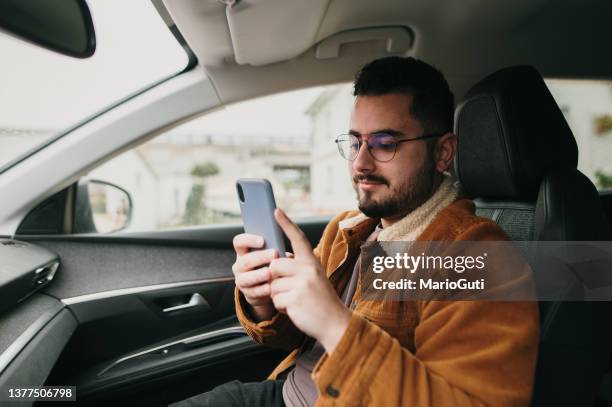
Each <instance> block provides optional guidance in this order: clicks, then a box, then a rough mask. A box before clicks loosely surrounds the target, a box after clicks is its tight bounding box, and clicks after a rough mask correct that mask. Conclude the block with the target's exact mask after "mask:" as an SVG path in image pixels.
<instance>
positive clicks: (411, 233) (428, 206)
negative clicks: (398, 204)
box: [339, 174, 459, 242]
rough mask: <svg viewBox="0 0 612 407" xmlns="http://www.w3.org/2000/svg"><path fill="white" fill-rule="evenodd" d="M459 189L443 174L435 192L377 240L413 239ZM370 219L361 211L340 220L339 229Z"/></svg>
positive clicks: (380, 234)
mask: <svg viewBox="0 0 612 407" xmlns="http://www.w3.org/2000/svg"><path fill="white" fill-rule="evenodd" d="M458 195H459V191H458V189H457V187H456V186H455V185H454V184H453V181H452V179H451V177H450V175H447V174H445V176H444V179H443V180H442V183H441V184H440V186H439V187H438V189H437V190H436V192H435V193H434V194H433V195H432V196H431V197H430V198H429V199H428V200H427V201H426V202H425V203H424V204H423V205H421V206H419V207H418V208H416V209H415V210H414V211H412V212H410V213H409V214H408V215H406V216H405V217H403V218H402V219H400V220H399V221H397V222H395V223H394V224H393V225H391V226H389V227H387V228H385V229H383V230H382V232H380V233H379V235H378V239H377V240H378V241H379V242H381V241H383V242H384V241H396V240H401V241H414V240H416V238H417V237H418V236H419V235H420V234H421V233H422V232H423V231H424V230H425V228H426V227H427V226H428V225H429V224H430V223H431V221H432V220H433V219H434V218H435V217H436V215H437V214H438V212H440V211H441V210H442V209H444V208H445V207H447V206H448V205H450V204H451V203H453V202H454V201H455V200H456V199H457V196H458ZM368 219H370V218H369V217H367V216H366V215H364V214H363V213H359V214H358V215H356V216H353V217H351V218H347V219H344V220H343V221H341V222H340V224H339V227H340V229H347V228H353V227H355V226H357V225H359V224H360V223H362V222H364V221H366V220H368Z"/></svg>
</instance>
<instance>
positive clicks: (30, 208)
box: [0, 0, 612, 406]
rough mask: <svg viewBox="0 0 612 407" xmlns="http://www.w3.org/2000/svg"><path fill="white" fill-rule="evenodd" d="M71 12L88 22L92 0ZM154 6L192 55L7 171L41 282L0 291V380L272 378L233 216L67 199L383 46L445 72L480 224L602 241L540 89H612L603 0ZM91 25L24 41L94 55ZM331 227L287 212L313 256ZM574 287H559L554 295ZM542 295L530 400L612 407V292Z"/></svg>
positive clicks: (330, 80)
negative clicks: (140, 211)
mask: <svg viewBox="0 0 612 407" xmlns="http://www.w3.org/2000/svg"><path fill="white" fill-rule="evenodd" d="M94 1H100V0H94ZM75 3H77V5H78V7H80V10H81V11H82V12H83V13H84V15H85V17H87V16H88V12H86V11H87V10H86V7H87V5H86V3H85V2H84V1H83V2H80V1H77V2H75ZM152 3H153V6H154V7H155V10H156V11H157V13H159V15H160V16H161V18H162V19H163V22H164V23H165V25H166V26H167V29H168V30H170V31H171V32H172V34H173V35H174V36H175V38H176V41H178V42H179V43H180V44H181V45H182V47H183V48H184V49H185V50H186V52H187V54H188V55H189V63H188V64H187V66H186V67H185V68H184V69H183V70H182V72H180V73H179V74H177V75H174V76H172V77H170V78H168V79H166V80H163V81H160V82H159V83H156V84H154V85H153V86H151V87H150V88H149V89H146V90H144V91H142V92H138V93H136V94H133V95H131V96H130V97H128V98H125V99H123V100H121V101H118V102H117V103H116V104H114V105H113V106H110V107H108V108H107V109H105V110H104V111H102V112H101V113H99V114H97V115H94V116H93V117H90V118H89V119H87V120H85V121H83V122H82V123H80V124H79V125H77V126H75V127H73V128H71V129H69V130H67V131H66V132H65V133H64V134H62V135H61V137H57V138H55V139H54V140H52V141H51V142H49V143H46V144H45V145H44V146H41V147H40V148H38V149H37V150H35V151H32V152H31V153H30V154H29V156H28V157H26V158H24V159H23V160H21V161H19V162H18V163H16V164H15V165H13V166H11V167H9V168H7V169H4V170H3V171H2V172H0V253H1V255H2V258H3V259H14V261H12V263H11V264H17V266H16V267H17V268H23V269H28V271H31V272H32V273H35V274H34V276H35V277H34V280H32V277H31V274H28V275H27V276H28V277H27V278H28V280H27V284H31V283H32V282H33V283H32V284H34V286H35V288H36V291H35V292H30V293H28V296H27V297H26V298H23V299H21V301H19V302H16V301H12V302H15V303H11V304H8V305H6V307H5V306H4V302H2V301H0V388H4V387H5V386H19V385H23V384H24V383H27V384H28V385H32V386H34V385H36V386H39V385H46V386H76V388H77V404H78V405H88V406H89V405H91V406H98V405H108V404H110V403H126V404H127V403H130V404H145V403H146V404H147V405H152V406H157V405H159V406H165V405H167V404H169V403H171V402H174V401H178V400H182V399H185V398H187V397H190V396H192V395H196V394H199V393H203V392H205V391H207V390H210V389H212V388H213V387H214V386H216V385H219V384H222V383H224V382H227V381H230V380H235V379H237V380H241V381H245V382H247V381H260V380H263V379H265V378H266V376H267V375H268V374H269V373H270V372H271V371H272V369H273V368H274V366H276V364H277V363H278V362H279V361H280V360H281V359H282V358H283V357H284V356H285V355H286V354H285V353H284V352H283V351H280V350H275V349H270V348H265V347H263V346H260V345H258V344H256V343H255V342H253V341H252V340H251V339H250V337H249V336H247V335H246V333H245V332H244V330H243V329H242V327H241V326H240V325H239V323H238V321H237V319H236V315H235V312H234V280H233V275H232V271H231V266H232V264H233V262H234V260H235V253H234V251H233V248H232V238H233V237H234V236H235V235H236V234H238V233H241V232H242V231H243V229H242V226H241V225H223V224H221V225H216V224H212V225H202V226H195V227H188V228H175V229H167V230H153V231H118V232H113V233H105V234H100V233H94V231H95V227H93V226H92V225H91V223H87V222H85V223H83V219H91V216H90V215H87V214H85V215H83V213H82V211H83V210H84V211H87V208H85V209H82V205H81V204H80V203H79V197H82V193H81V192H80V191H82V190H83V188H84V185H87V184H86V183H87V182H88V181H87V180H86V179H85V177H84V176H85V175H86V174H87V173H88V172H89V171H91V170H92V169H94V168H96V167H97V166H99V165H101V164H102V163H104V162H108V161H109V160H111V159H112V158H114V157H117V156H118V155H119V154H121V153H123V152H125V151H127V150H129V149H130V148H133V147H135V146H138V145H140V144H142V143H144V142H146V141H147V140H150V139H152V138H154V137H155V136H156V135H159V134H160V133H161V132H163V131H165V130H167V129H171V128H173V127H176V126H178V125H180V124H181V123H184V122H185V121H187V120H189V119H191V118H193V117H196V116H199V115H206V114H208V113H210V112H212V111H214V110H215V109H218V108H220V107H222V106H225V105H231V104H233V103H237V102H241V101H245V100H250V99H253V98H256V97H260V96H265V95H273V94H277V93H280V92H284V91H289V90H295V89H302V88H307V87H312V86H320V85H328V84H336V83H346V82H350V81H351V80H352V79H353V76H354V74H355V72H356V71H357V70H358V69H359V68H360V67H361V66H362V65H363V64H364V63H366V62H368V61H370V60H373V59H376V58H379V57H384V56H389V55H412V56H415V57H417V58H420V59H423V60H424V61H427V62H428V63H431V64H433V65H434V66H436V67H437V68H438V69H440V70H441V71H442V72H443V73H444V74H445V76H446V78H447V80H448V81H449V84H450V86H451V89H452V90H453V92H454V94H455V97H456V106H457V107H456V111H455V122H454V130H455V133H456V134H457V137H458V152H457V156H456V158H455V163H454V175H455V176H456V178H457V180H458V181H459V183H460V185H461V189H462V192H463V194H464V195H466V196H467V197H469V198H471V199H474V201H475V204H476V208H477V209H476V210H477V214H478V215H479V216H483V217H487V218H490V219H493V220H494V221H496V222H497V223H498V224H499V225H500V226H501V227H502V228H503V229H504V230H505V231H506V233H507V234H508V236H509V237H510V239H512V240H515V241H563V240H567V241H610V240H612V191H602V190H598V189H597V188H596V187H595V185H594V184H593V182H592V181H591V180H590V179H589V178H588V177H587V176H585V175H584V174H583V173H582V172H581V171H580V170H579V169H578V168H577V167H578V162H579V154H580V151H579V148H578V145H577V142H576V137H575V134H574V133H573V131H572V129H570V126H569V125H568V123H567V121H566V119H565V118H564V115H563V112H562V109H561V107H560V106H558V104H557V102H556V101H555V99H554V98H553V96H552V95H551V92H550V91H549V89H548V87H547V85H546V83H545V81H544V79H545V78H566V79H576V80H578V79H580V80H583V79H589V80H612V53H609V52H606V50H607V49H608V48H609V45H608V43H609V39H610V38H612V25H611V24H609V17H610V16H611V15H612V2H609V1H604V0H591V1H586V2H585V1H580V0H567V1H553V0H520V1H513V2H502V1H498V2H490V1H485V0H476V1H472V2H460V1H451V0H436V1H420V0H418V1H417V0H411V1H395V0H380V1H376V2H373V1H366V0H311V1H308V2H303V1H298V0H282V1H281V0H264V1H254V0H219V1H205V2H203V1H200V0H163V1H162V0H152ZM83 7H85V8H83ZM10 13H17V12H16V11H14V10H8V9H7V10H6V11H5V12H4V13H0V14H3V15H4V17H0V26H2V27H3V28H4V29H7V30H8V29H14V28H11V27H8V26H7V23H6V21H16V19H17V17H16V16H18V15H21V14H14V15H11V14H10ZM91 17H92V16H89V20H87V18H86V19H85V20H84V21H85V23H84V26H82V27H80V30H81V31H82V33H81V35H82V36H85V38H86V39H85V40H83V41H81V42H79V43H78V44H76V45H74V47H73V48H69V47H62V46H58V45H54V43H53V41H52V40H48V41H45V40H44V35H42V34H40V33H39V32H35V33H34V34H32V33H30V34H28V35H25V34H23V35H22V37H24V38H26V39H27V40H28V41H30V42H35V43H39V45H43V46H45V47H47V48H50V49H54V50H55V51H58V52H63V53H64V54H67V55H70V56H71V57H75V56H76V57H79V58H87V57H88V55H91V54H92V53H93V52H94V50H95V34H94V32H93V28H91V29H90V28H87V27H89V26H88V24H89V25H91V24H92V22H91ZM19 21H21V20H19ZM95 21H96V16H95V15H93V25H94V26H95ZM27 24H28V23H27V21H26V22H23V24H22V25H24V26H25V27H26V28H27ZM83 27H85V28H83ZM0 35H2V33H1V32H0ZM41 36H42V37H43V38H41ZM610 152H611V153H612V151H610ZM65 157H70V159H69V160H67V159H65ZM329 220H330V216H328V215H325V216H318V217H310V218H304V219H296V223H297V224H298V225H299V226H300V227H301V228H302V229H303V230H304V232H305V233H306V235H307V237H308V239H309V240H310V242H311V244H312V245H313V247H314V246H316V244H317V242H318V240H319V238H320V237H321V234H322V232H323V229H324V228H325V226H326V224H327V222H328V221H329ZM32 253H35V254H36V255H34V254H32ZM534 276H535V279H536V283H537V281H538V270H537V267H535V268H534ZM24 281H25V280H24ZM0 282H2V280H0ZM18 283H19V282H17V280H15V283H14V284H16V285H15V287H17V284H18ZM576 289H578V288H576V287H559V290H560V293H561V294H560V297H561V298H564V297H567V298H576V292H575V290H576ZM7 298H8V297H7ZM539 305H540V311H541V338H540V351H539V357H538V365H537V370H536V379H535V388H534V395H533V401H532V405H534V406H548V405H597V406H612V359H611V357H612V303H610V302H607V301H582V302H575V301H542V302H540V304H539ZM20 403H21V404H23V405H32V404H33V402H27V401H23V402H20ZM41 403H43V402H36V403H34V404H37V405H38V404H41ZM45 403H46V404H43V405H47V404H49V403H50V402H45ZM16 404H17V403H16ZM50 404H51V405H54V403H53V402H51V403H50ZM57 404H58V405H59V404H61V403H59V402H58V403H57Z"/></svg>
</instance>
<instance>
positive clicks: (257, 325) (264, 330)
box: [234, 212, 353, 350]
mask: <svg viewBox="0 0 612 407" xmlns="http://www.w3.org/2000/svg"><path fill="white" fill-rule="evenodd" d="M351 214H353V213H352V212H344V213H341V214H340V215H338V216H336V217H335V218H334V219H332V220H331V221H330V222H329V224H328V225H327V226H326V227H325V230H324V232H323V236H322V237H321V241H320V242H319V244H318V245H317V247H316V248H315V249H314V250H313V254H314V255H315V257H316V258H317V260H319V262H321V263H322V265H323V268H325V267H326V264H323V263H326V262H327V258H328V256H327V255H322V253H321V251H322V250H323V249H322V248H324V247H325V248H329V247H331V241H333V239H334V237H335V235H336V233H337V231H338V223H339V222H340V220H342V219H344V218H346V217H347V216H350V215H351ZM327 251H329V250H327ZM234 299H235V307H236V316H237V317H238V321H239V322H240V324H241V325H242V327H243V328H244V330H245V331H246V333H247V334H248V335H249V336H250V337H251V338H253V340H254V341H255V342H257V343H261V344H263V345H267V346H270V347H273V348H280V349H284V350H293V349H295V348H297V347H298V346H300V345H301V344H302V343H303V341H304V339H305V335H304V333H302V331H300V330H299V329H298V328H296V326H295V325H294V324H293V322H291V320H290V319H289V317H288V316H287V315H285V314H281V313H280V312H277V313H276V314H275V315H274V316H273V317H272V319H270V320H268V321H260V322H255V321H254V320H253V319H252V317H251V315H250V314H249V312H248V309H249V305H248V304H247V302H246V300H245V298H244V295H243V294H242V293H241V292H240V290H238V288H235V291H234Z"/></svg>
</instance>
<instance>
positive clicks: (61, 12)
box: [0, 0, 96, 58]
mask: <svg viewBox="0 0 612 407" xmlns="http://www.w3.org/2000/svg"><path fill="white" fill-rule="evenodd" d="M0 30H5V31H6V32H8V33H9V34H13V35H15V36H17V37H20V38H22V39H25V40H27V41H29V42H32V43H34V44H36V45H40V46H42V47H45V48H48V49H50V50H52V51H56V52H60V53H62V54H65V55H69V56H73V57H77V58H87V57H90V56H92V55H93V53H94V51H95V50H96V36H95V31H94V26H93V21H92V19H91V13H90V11H89V7H88V6H87V2H86V1H85V0H61V1H49V0H2V1H0Z"/></svg>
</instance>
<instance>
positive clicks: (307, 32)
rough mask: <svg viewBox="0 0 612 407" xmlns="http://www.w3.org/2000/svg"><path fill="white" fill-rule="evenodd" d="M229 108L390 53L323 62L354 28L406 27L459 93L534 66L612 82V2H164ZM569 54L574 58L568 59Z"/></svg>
mask: <svg viewBox="0 0 612 407" xmlns="http://www.w3.org/2000/svg"><path fill="white" fill-rule="evenodd" d="M163 3H164V5H165V7H166V9H167V10H168V12H169V15H170V16H171V18H172V20H173V21H174V23H175V24H176V25H177V27H178V28H179V30H180V31H181V33H182V34H183V36H184V37H185V39H186V40H187V42H188V44H189V45H190V47H191V48H192V49H193V51H194V53H195V54H196V56H197V58H198V61H199V64H200V65H201V66H202V67H203V68H204V69H205V70H206V71H207V73H208V74H209V76H210V79H211V80H212V81H213V83H214V84H215V87H216V89H217V90H218V92H219V96H220V98H221V100H222V101H223V102H224V103H230V102H234V101H239V100H244V99H248V98H251V97H255V96H260V95H265V94H270V93H275V92H280V91H283V90H290V89H296V88H301V87H306V86H312V85H319V84H325V83H334V82H343V81H350V80H351V79H352V78H353V75H354V73H355V71H356V70H357V69H358V68H359V66H360V65H361V64H363V63H365V62H367V61H369V60H371V59H374V58H378V57H381V56H385V55H389V54H388V53H387V52H386V50H385V48H384V47H382V46H381V44H375V43H374V41H370V42H368V41H365V42H361V43H355V44H351V46H347V47H343V49H342V52H341V53H340V55H339V56H338V58H335V59H333V60H325V61H320V60H318V59H317V58H316V53H315V49H316V47H317V44H319V43H320V42H321V41H322V40H325V39H326V38H328V37H330V36H332V35H334V34H337V33H339V32H343V31H346V30H355V29H363V28H368V27H389V26H405V27H409V28H410V30H411V31H412V32H414V36H415V38H414V46H413V47H412V48H411V49H410V50H409V51H407V52H404V53H402V54H401V55H413V56H415V57H418V58H421V59H423V60H425V61H427V62H429V63H432V64H433V65H434V66H436V67H438V68H439V69H440V70H442V72H444V73H445V75H446V76H447V77H448V79H449V82H450V84H451V87H452V88H453V90H454V92H455V94H456V95H457V96H461V95H462V94H463V92H464V91H465V90H466V89H467V88H468V87H469V86H470V85H471V84H472V83H473V82H475V81H476V80H478V79H480V78H482V77H483V76H485V75H486V74H488V73H490V72H492V71H495V70H497V69H500V68H502V67H506V66H510V65H518V64H530V65H533V66H535V67H536V68H537V69H538V70H539V71H540V72H541V73H542V74H543V75H544V76H547V77H557V78H561V77H569V78H590V79H598V78H610V77H612V54H610V53H608V52H606V50H607V48H608V45H607V41H608V39H609V38H612V25H611V24H609V23H608V16H609V15H612V2H609V1H606V0H592V1H589V2H583V1H581V0H567V1H564V2H556V1H553V0H516V1H512V2H499V3H496V4H494V5H493V4H491V2H490V1H488V0H472V1H469V2H457V1H454V0H412V1H405V0H400V1H397V0H377V1H376V2H373V1H371V0H310V1H308V2H303V1H301V0H239V1H235V2H234V1H230V0H225V1H222V0H208V1H202V0H163ZM569 55H571V57H570V56H569Z"/></svg>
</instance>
